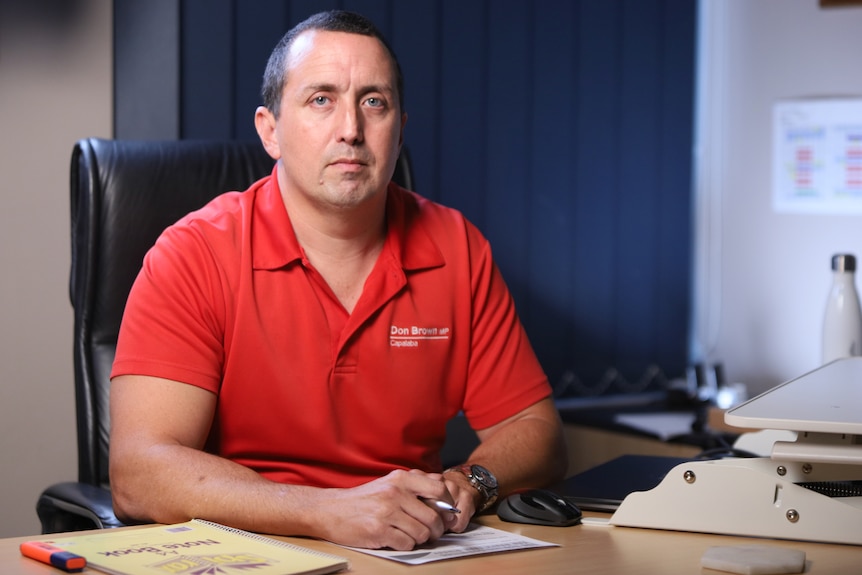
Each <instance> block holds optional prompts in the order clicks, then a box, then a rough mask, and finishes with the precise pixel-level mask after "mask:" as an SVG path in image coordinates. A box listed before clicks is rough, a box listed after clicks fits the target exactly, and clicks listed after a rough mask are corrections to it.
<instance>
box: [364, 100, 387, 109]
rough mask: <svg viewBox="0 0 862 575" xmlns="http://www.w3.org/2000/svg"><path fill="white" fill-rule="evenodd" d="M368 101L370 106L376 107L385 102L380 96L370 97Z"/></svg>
mask: <svg viewBox="0 0 862 575" xmlns="http://www.w3.org/2000/svg"><path fill="white" fill-rule="evenodd" d="M366 102H368V105H369V106H372V107H374V108H376V107H379V106H382V105H383V102H382V101H381V100H380V98H368V100H366Z"/></svg>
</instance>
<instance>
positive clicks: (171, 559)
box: [50, 519, 349, 575]
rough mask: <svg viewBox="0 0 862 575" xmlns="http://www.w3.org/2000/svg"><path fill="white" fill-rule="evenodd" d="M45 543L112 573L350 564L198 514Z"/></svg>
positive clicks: (287, 570)
mask: <svg viewBox="0 0 862 575" xmlns="http://www.w3.org/2000/svg"><path fill="white" fill-rule="evenodd" d="M50 543H51V544H52V545H54V546H56V547H58V548H61V549H65V550H67V551H71V552H73V553H75V554H78V555H81V556H84V557H86V558H87V562H88V564H89V565H90V566H91V567H94V568H96V569H98V570H100V571H105V572H106V573H113V574H115V575H144V574H146V573H152V574H153V575H156V574H159V573H228V572H233V571H236V572H244V571H248V572H252V573H255V574H259V575H300V574H303V575H305V574H324V573H334V572H336V571H341V570H342V569H346V568H347V567H348V566H349V563H348V561H347V560H346V559H345V558H343V557H339V556H337V555H332V554H329V553H323V552H321V551H316V550H312V549H309V548H306V547H303V546H300V545H295V544H292V543H287V542H285V541H280V540H278V539H272V538H270V537H264V536H262V535H257V534H255V533H249V532H247V531H242V530H240V529H234V528H231V527H226V526H224V525H220V524H218V523H211V522H209V521H200V520H197V519H194V520H192V521H188V522H185V523H178V524H175V525H155V526H149V527H144V528H141V529H133V530H110V531H101V532H93V531H86V532H83V533H81V534H80V535H76V536H73V537H66V538H57V539H55V540H52V541H50Z"/></svg>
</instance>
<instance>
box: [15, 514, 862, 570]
mask: <svg viewBox="0 0 862 575" xmlns="http://www.w3.org/2000/svg"><path fill="white" fill-rule="evenodd" d="M587 515H593V516H597V514H593V513H589V514H587ZM598 516H601V515H598ZM479 522H480V523H482V524H484V525H489V526H491V527H498V528H502V529H507V530H509V531H513V532H516V533H520V534H522V535H526V536H527V537H533V538H536V539H542V540H544V541H550V542H554V543H558V544H560V545H561V547H554V548H544V549H531V550H528V551H516V552H511V553H502V554H497V555H484V556H477V557H468V558H464V559H455V560H451V561H446V562H437V563H429V564H426V565H415V566H414V565H401V564H400V563H396V562H394V561H388V560H385V559H379V558H377V557H372V556H370V555H364V554H362V553H357V552H353V551H349V550H347V549H342V548H340V547H337V546H335V545H331V544H329V543H325V542H323V541H315V540H309V539H298V538H285V539H287V540H290V541H292V542H294V543H297V544H299V545H302V546H305V547H309V548H312V549H319V550H321V551H326V552H328V553H334V554H336V555H341V556H343V557H346V558H348V559H349V560H350V563H351V571H349V573H354V574H356V575H364V574H374V575H407V574H409V575H427V574H432V573H433V574H439V573H444V572H445V573H446V574H447V575H450V574H451V575H486V574H491V573H493V574H494V575H555V574H559V575H578V574H586V573H589V574H591V575H603V574H606V575H623V574H628V573H632V574H638V575H650V574H654V573H655V574H662V575H674V574H677V573H678V574H685V575H691V574H699V573H703V575H707V574H709V575H719V574H720V573H722V572H721V571H713V570H711V569H703V568H701V566H700V558H701V556H702V555H703V553H704V551H706V550H707V549H708V548H709V547H712V546H715V545H750V544H759V545H769V546H775V547H788V548H792V549H799V550H802V551H805V554H806V567H805V573H822V574H843V573H859V572H860V571H859V570H860V566H862V547H859V546H852V545H829V544H823V543H808V542H801V541H778V540H772V539H752V538H747V537H732V536H725V535H706V534H699V533H682V532H674V531H659V530H653V529H636V528H628V527H610V526H598V525H578V526H575V527H538V526H534V525H517V524H513V523H505V522H502V521H500V520H499V519H497V517H495V516H486V517H482V518H480V520H479ZM37 538H44V537H43V536H32V537H15V538H9V539H0V573H4V574H5V573H10V574H11V573H14V574H21V575H40V574H41V575H45V574H51V573H53V574H54V575H57V574H58V573H62V572H61V571H60V570H58V569H54V568H53V567H50V566H48V565H43V564H42V563H38V562H36V561H33V560H32V559H27V558H24V557H22V556H21V555H20V553H19V551H18V545H19V544H20V543H21V542H22V541H27V540H30V539H37ZM87 572H93V573H95V572H94V571H90V570H87V571H85V573H87Z"/></svg>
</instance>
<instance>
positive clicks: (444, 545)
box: [347, 523, 558, 565]
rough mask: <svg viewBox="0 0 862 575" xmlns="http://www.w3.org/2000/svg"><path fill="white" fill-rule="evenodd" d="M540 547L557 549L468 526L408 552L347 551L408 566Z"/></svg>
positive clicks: (499, 532) (510, 535)
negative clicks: (462, 530) (461, 530)
mask: <svg viewBox="0 0 862 575" xmlns="http://www.w3.org/2000/svg"><path fill="white" fill-rule="evenodd" d="M540 547H558V545H557V544H556V543H548V542H546V541H539V540H538V539H531V538H529V537H524V536H523V535H517V534H515V533H509V532H508V531H503V530H502V529H494V528H493V527H486V526H484V525H475V524H472V523H471V524H470V526H469V527H468V528H467V530H466V531H465V532H464V533H446V534H445V535H443V537H441V538H440V539H438V540H437V541H435V542H434V543H430V544H428V545H423V546H421V547H417V548H416V549H413V550H412V551H392V550H390V549H360V548H358V547H347V549H352V550H353V551H359V552H360V553H367V554H369V555H374V556H376V557H382V558H384V559H391V560H392V561H398V562H400V563H406V564H408V565H422V564H423V563H431V562H432V561H442V560H444V559H456V558H458V557H469V556H470V555H482V554H485V553H500V552H503V551H519V550H523V549H537V548H540Z"/></svg>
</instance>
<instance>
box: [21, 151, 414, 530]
mask: <svg viewBox="0 0 862 575" xmlns="http://www.w3.org/2000/svg"><path fill="white" fill-rule="evenodd" d="M273 163H274V162H273V159H272V158H270V157H269V155H267V153H266V152H265V151H264V149H263V146H262V145H261V144H260V142H258V141H256V140H255V141H252V142H241V141H189V140H186V141H121V140H103V139H98V138H89V139H85V140H81V141H79V142H77V143H76V144H75V146H74V148H73V150H72V160H71V178H70V188H71V189H70V195H71V202H70V203H71V244H72V246H71V248H72V249H71V252H72V265H71V272H70V281H69V297H70V299H71V301H72V307H73V311H74V324H75V325H74V351H73V355H74V363H75V377H74V384H75V410H76V420H77V432H78V437H77V439H78V444H77V447H78V478H77V479H78V480H77V481H66V482H62V483H57V484H54V485H51V486H49V487H48V488H47V489H46V490H45V491H44V492H43V493H42V494H41V496H40V497H39V500H38V502H37V503H36V511H37V513H38V515H39V519H40V521H41V523H42V532H43V533H55V532H59V531H74V530H81V529H93V528H102V527H117V526H121V525H122V523H121V522H120V521H119V520H117V518H116V517H115V516H114V512H113V508H112V505H111V493H110V491H109V489H110V485H109V477H108V444H109V428H110V423H109V420H108V391H109V384H110V382H109V375H110V371H111V365H112V363H113V361H114V353H115V351H116V343H117V334H118V333H119V329H120V321H121V320H122V316H123V309H124V308H125V304H126V298H127V297H128V294H129V290H130V289H131V287H132V283H133V282H134V280H135V277H136V276H137V274H138V271H139V270H140V267H141V263H142V261H143V258H144V254H146V252H147V250H149V248H150V247H151V246H152V245H153V244H154V243H155V241H156V238H158V236H159V234H161V232H162V231H163V230H164V229H165V228H166V227H167V226H169V225H171V224H172V223H174V222H175V221H176V220H178V219H179V218H181V217H182V216H184V215H185V214H187V213H188V212H191V211H193V210H196V209H198V208H200V207H202V206H203V205H204V204H206V203H207V202H208V201H209V200H211V199H212V198H214V197H215V196H216V195H218V194H220V193H222V192H226V191H229V190H244V189H246V188H247V187H248V186H249V185H250V184H252V183H253V182H254V181H255V180H257V179H259V178H262V177H264V176H267V175H269V174H270V172H271V171H272V167H273ZM393 180H395V181H396V182H398V183H399V184H401V185H402V186H404V187H408V188H411V189H412V185H413V179H412V175H411V169H410V162H409V156H408V155H407V151H406V149H404V148H402V155H401V156H400V157H399V160H398V164H397V166H396V169H395V175H394V176H393Z"/></svg>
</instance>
